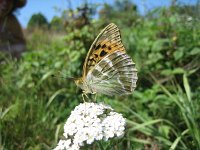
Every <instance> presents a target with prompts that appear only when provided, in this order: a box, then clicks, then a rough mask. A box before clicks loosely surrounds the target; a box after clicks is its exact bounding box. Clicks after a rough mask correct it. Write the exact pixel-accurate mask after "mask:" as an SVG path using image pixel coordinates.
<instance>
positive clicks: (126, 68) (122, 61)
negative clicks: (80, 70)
mask: <svg viewBox="0 0 200 150" xmlns="http://www.w3.org/2000/svg"><path fill="white" fill-rule="evenodd" d="M136 81H137V69H136V68H135V64H134V63H133V61H132V59H131V58H130V57H129V56H128V55H127V54H126V53H125V52H124V51H115V52H114V53H111V54H109V55H107V56H106V57H104V58H103V59H102V60H101V61H100V62H99V63H98V64H96V65H95V67H94V68H93V70H92V71H90V72H89V73H88V75H87V77H86V82H88V83H89V85H90V86H91V89H92V90H93V91H94V92H98V93H102V94H106V95H122V94H128V93H131V92H132V91H133V90H134V89H135V87H136Z"/></svg>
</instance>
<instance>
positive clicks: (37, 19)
mask: <svg viewBox="0 0 200 150" xmlns="http://www.w3.org/2000/svg"><path fill="white" fill-rule="evenodd" d="M48 25H49V24H48V21H47V19H46V17H45V16H44V15H43V14H42V13H38V14H33V15H32V16H31V18H30V20H29V22H28V29H31V28H47V27H48Z"/></svg>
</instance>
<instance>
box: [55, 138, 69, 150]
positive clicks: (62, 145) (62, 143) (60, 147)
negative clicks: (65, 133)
mask: <svg viewBox="0 0 200 150" xmlns="http://www.w3.org/2000/svg"><path fill="white" fill-rule="evenodd" d="M70 144H71V140H70V139H68V140H60V141H59V143H58V145H57V147H56V148H54V150H63V149H69V148H70Z"/></svg>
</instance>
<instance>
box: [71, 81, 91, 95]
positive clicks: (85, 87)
mask: <svg viewBox="0 0 200 150" xmlns="http://www.w3.org/2000/svg"><path fill="white" fill-rule="evenodd" d="M74 82H75V83H76V85H77V86H78V87H80V88H81V89H82V90H83V92H84V93H92V91H91V89H90V88H89V85H88V84H87V83H86V82H84V80H83V78H76V79H74Z"/></svg>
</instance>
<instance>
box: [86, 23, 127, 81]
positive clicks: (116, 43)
mask: <svg viewBox="0 0 200 150" xmlns="http://www.w3.org/2000/svg"><path fill="white" fill-rule="evenodd" d="M115 51H125V48H124V46H123V44H122V41H121V35H120V31H119V28H118V27H117V26H116V25H115V24H113V23H111V24H109V25H108V26H106V27H105V28H104V29H103V30H102V31H101V33H100V34H99V35H98V36H97V38H96V39H95V41H94V42H93V44H92V45H91V47H90V50H89V52H88V54H87V57H86V59H85V63H84V66H83V77H86V75H87V73H88V72H89V71H90V70H92V69H93V68H94V67H95V65H96V64H97V63H98V62H100V61H101V60H102V59H103V58H104V57H106V56H107V55H109V54H111V53H113V52H115Z"/></svg>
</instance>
